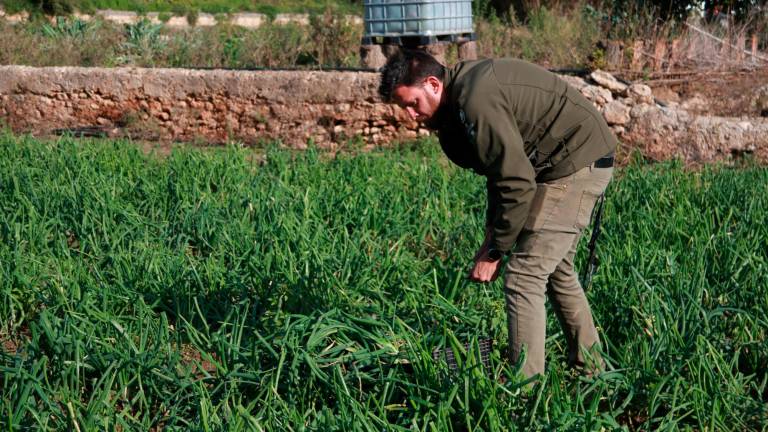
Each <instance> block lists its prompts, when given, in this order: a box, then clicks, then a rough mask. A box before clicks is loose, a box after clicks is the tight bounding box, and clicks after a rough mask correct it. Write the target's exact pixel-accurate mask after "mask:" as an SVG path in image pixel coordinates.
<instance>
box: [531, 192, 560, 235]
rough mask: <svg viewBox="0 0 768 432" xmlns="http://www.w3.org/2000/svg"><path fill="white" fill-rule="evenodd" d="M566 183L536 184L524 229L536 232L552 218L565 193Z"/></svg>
mask: <svg viewBox="0 0 768 432" xmlns="http://www.w3.org/2000/svg"><path fill="white" fill-rule="evenodd" d="M567 189H568V185H567V184H566V183H538V184H537V185H536V195H534V197H533V201H532V202H531V209H530V211H529V212H528V218H527V219H526V221H525V225H524V228H525V229H527V230H529V231H538V230H540V229H542V228H543V227H544V226H545V224H546V223H547V222H548V221H549V220H550V219H551V218H552V217H553V215H554V214H555V212H556V211H557V209H558V207H559V206H560V203H561V202H562V200H563V198H564V197H565V195H566V193H567Z"/></svg>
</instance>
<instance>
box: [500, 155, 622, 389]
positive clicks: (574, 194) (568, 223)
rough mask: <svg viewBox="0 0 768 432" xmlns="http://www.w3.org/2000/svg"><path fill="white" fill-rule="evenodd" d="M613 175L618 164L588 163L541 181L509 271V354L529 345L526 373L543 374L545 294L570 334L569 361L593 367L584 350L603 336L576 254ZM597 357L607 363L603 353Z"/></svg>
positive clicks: (513, 357)
mask: <svg viewBox="0 0 768 432" xmlns="http://www.w3.org/2000/svg"><path fill="white" fill-rule="evenodd" d="M612 175H613V168H594V167H591V166H589V167H586V168H584V169H581V170H579V171H577V172H575V173H574V174H571V175H569V176H567V177H563V178H560V179H557V180H553V181H550V182H546V183H539V184H538V185H537V189H536V195H535V197H534V200H533V203H532V205H531V211H530V213H529V215H528V219H527V220H526V223H525V227H524V228H523V230H522V231H521V233H520V235H519V236H518V238H517V242H516V245H515V248H514V250H513V252H512V254H511V256H510V259H509V261H508V262H507V265H506V268H505V275H504V279H505V280H504V291H505V297H506V306H507V322H508V327H509V347H510V357H511V360H512V361H513V362H517V361H518V360H519V358H520V355H521V354H522V352H523V351H524V350H525V352H526V358H525V363H524V365H523V370H522V372H523V374H524V375H525V376H526V377H531V376H534V375H536V374H542V373H544V359H545V352H544V340H545V337H546V335H545V332H546V323H547V320H546V312H545V306H544V301H545V296H546V297H549V300H550V302H551V303H552V307H553V309H554V310H555V313H556V314H557V317H558V319H559V320H560V325H561V326H562V328H563V332H564V333H565V338H566V341H567V343H568V360H569V362H570V363H571V364H572V365H574V366H582V367H583V366H587V367H590V365H585V361H586V356H585V355H584V351H583V350H590V349H591V348H592V347H593V346H595V345H596V344H599V342H600V340H599V338H598V335H597V330H596V329H595V324H594V322H593V321H592V311H591V310H590V308H589V303H588V302H587V298H586V296H585V295H584V290H583V289H582V287H581V284H580V283H579V279H578V276H577V272H576V271H575V270H574V267H573V258H574V255H575V253H576V246H577V245H578V243H579V238H580V236H581V231H582V230H583V229H584V228H585V227H586V226H587V224H589V221H590V216H591V213H592V209H593V207H594V206H595V202H596V201H597V199H598V198H599V197H600V195H601V194H603V192H604V191H605V188H606V187H607V186H608V183H609V182H610V180H611V176H612ZM598 362H600V363H602V361H601V360H599V358H598ZM591 367H593V368H594V367H595V365H591ZM596 367H597V368H599V367H600V365H597V366H596Z"/></svg>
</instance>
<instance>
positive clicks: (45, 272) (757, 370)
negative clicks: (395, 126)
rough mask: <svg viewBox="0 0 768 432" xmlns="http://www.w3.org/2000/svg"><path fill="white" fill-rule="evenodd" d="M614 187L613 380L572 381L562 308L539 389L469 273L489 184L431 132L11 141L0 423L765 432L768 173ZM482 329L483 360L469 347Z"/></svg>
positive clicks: (657, 174) (623, 178) (0, 155)
mask: <svg viewBox="0 0 768 432" xmlns="http://www.w3.org/2000/svg"><path fill="white" fill-rule="evenodd" d="M617 174H618V176H617V179H616V181H615V182H613V183H612V186H611V188H610V191H609V194H608V201H607V208H606V218H605V220H604V224H605V225H604V237H602V239H601V242H600V246H599V256H600V258H601V261H602V262H601V265H600V267H599V269H598V272H597V274H596V276H595V279H594V285H593V287H592V289H591V290H590V291H589V293H588V295H589V298H590V300H591V302H592V304H593V309H594V313H595V316H596V319H597V322H598V325H599V328H600V332H601V335H602V337H603V340H604V343H605V357H606V359H607V360H608V362H609V369H608V371H607V372H606V373H604V374H601V375H599V376H598V377H595V378H594V379H588V378H580V377H577V376H575V375H573V374H572V373H571V372H570V371H568V370H567V369H566V367H565V365H564V361H565V352H564V351H565V347H564V346H563V345H564V340H563V338H562V335H560V334H559V331H560V330H559V327H558V325H557V323H556V320H555V318H554V315H553V314H550V319H549V323H548V335H549V336H550V337H549V339H548V340H547V352H548V368H547V374H546V376H545V378H544V379H543V380H542V382H540V383H539V384H536V385H535V386H534V387H533V389H532V390H531V391H528V390H526V389H525V388H524V387H523V386H524V384H525V383H524V382H523V381H521V380H520V379H519V378H517V377H516V371H517V365H512V364H508V363H506V362H505V361H504V358H503V355H502V353H503V351H504V349H505V347H506V334H505V332H506V325H505V316H504V312H503V294H502V291H501V286H500V283H499V282H496V283H494V284H491V285H477V284H471V283H469V282H468V281H467V280H466V278H465V275H466V271H467V269H468V263H469V259H470V257H471V256H472V253H473V252H474V250H475V248H476V247H477V246H478V245H479V243H480V241H481V238H480V236H481V235H482V229H481V227H482V220H483V215H484V199H483V198H482V197H483V193H484V192H483V191H484V184H483V182H482V179H481V178H478V177H476V176H473V175H471V174H470V173H469V172H466V171H462V170H458V169H455V168H454V167H453V166H448V164H447V163H446V162H445V159H444V158H443V157H442V156H441V155H440V150H439V148H438V147H437V146H436V145H435V143H434V142H432V141H424V142H419V143H414V144H413V145H412V146H407V147H402V148H400V149H394V150H388V151H376V152H370V153H361V154H358V153H357V152H356V151H355V149H354V147H350V148H349V149H347V152H344V153H340V154H338V155H336V156H333V155H329V154H323V153H320V152H318V151H316V150H313V149H310V150H308V151H306V152H304V153H300V154H296V153H291V152H287V151H282V150H276V149H268V150H267V152H266V154H257V153H254V152H252V151H250V150H246V149H240V148H236V147H234V146H232V147H229V148H226V149H221V150H217V151H199V150H192V149H186V150H179V151H176V152H174V153H172V154H171V155H170V156H169V157H167V158H165V159H160V158H157V157H154V156H151V155H150V156H147V155H145V154H143V153H142V152H141V151H140V150H138V149H137V148H136V147H134V146H133V145H132V144H131V143H128V142H122V141H117V142H114V141H75V140H72V139H68V138H64V139H61V140H59V141H36V140H34V139H32V138H29V137H15V136H11V135H7V134H5V135H2V136H0V323H3V325H2V328H1V329H0V343H2V349H0V412H1V413H3V414H2V415H0V428H2V429H8V430H19V429H24V428H29V429H44V430H51V429H57V430H65V429H69V430H78V429H79V430H102V429H103V430H113V429H121V430H150V429H151V428H159V427H161V426H162V427H165V428H168V430H224V429H226V430H323V431H327V430H343V431H351V430H371V431H372V430H439V431H450V430H457V431H458V430H476V429H482V430H489V431H492V430H514V429H519V430H534V429H546V430H601V428H605V429H607V430H622V429H623V430H636V429H639V430H658V429H661V430H735V431H744V430H760V429H762V428H764V427H765V425H766V424H768V423H767V422H768V412H766V406H768V405H767V404H766V402H767V401H768V387H767V386H768V375H767V374H766V371H768V343H767V342H766V337H767V336H768V334H767V332H768V226H766V224H765V223H764V220H765V217H766V213H768V190H766V188H768V186H767V185H768V170H767V169H766V168H764V167H756V166H746V167H744V168H742V169H734V168H728V167H725V166H712V167H705V168H703V169H701V170H700V171H697V172H690V171H686V170H684V169H683V167H682V166H680V165H679V164H677V163H674V162H672V163H665V164H658V165H650V166H646V165H644V164H642V163H640V162H638V163H636V164H634V165H632V166H630V167H629V168H626V169H624V170H621V171H619V172H618V173H617ZM583 247H584V242H582V249H581V250H580V252H579V256H578V260H577V262H578V263H583V262H584V251H583ZM484 337H490V338H492V339H493V340H495V345H494V350H493V352H492V358H491V367H490V369H487V370H483V369H482V368H481V367H480V366H479V364H478V358H477V353H476V351H475V350H473V349H470V351H469V352H468V353H462V352H461V351H460V350H459V347H460V346H461V345H462V344H464V343H468V342H472V341H476V340H477V339H478V338H484ZM447 347H455V348H456V349H457V352H459V353H460V354H459V359H460V361H459V363H460V367H459V369H458V370H457V371H456V372H451V371H450V370H449V369H448V368H447V366H446V365H445V364H444V363H443V362H442V361H437V362H436V361H433V359H432V351H433V349H435V348H443V349H444V348H447ZM502 377H504V378H505V379H506V381H505V382H503V383H502V381H503V380H502V379H501V378H502Z"/></svg>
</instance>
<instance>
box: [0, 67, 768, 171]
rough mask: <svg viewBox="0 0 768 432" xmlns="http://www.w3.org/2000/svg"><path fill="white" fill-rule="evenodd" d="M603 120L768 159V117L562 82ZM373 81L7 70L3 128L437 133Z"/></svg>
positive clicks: (680, 153)
mask: <svg viewBox="0 0 768 432" xmlns="http://www.w3.org/2000/svg"><path fill="white" fill-rule="evenodd" d="M563 78H564V79H566V80H567V81H568V82H569V83H570V84H571V85H572V86H574V87H576V88H577V89H579V90H580V91H581V93H582V94H584V95H585V96H586V97H587V98H588V99H590V100H591V101H592V102H593V103H595V105H596V106H597V107H598V109H599V110H600V111H601V112H602V113H603V115H604V116H605V118H606V120H607V122H608V123H609V124H610V125H611V127H612V128H613V130H614V132H616V134H617V135H618V136H619V137H620V138H621V139H622V141H623V142H624V143H625V145H631V146H634V147H636V148H639V149H640V150H641V151H642V152H643V153H644V154H645V155H646V156H648V157H650V158H653V159H666V158H669V157H681V158H683V159H685V160H686V161H689V162H695V161H710V160H717V159H721V158H728V157H731V156H732V155H734V154H741V153H754V154H756V155H757V156H758V158H759V159H761V160H763V161H768V120H766V119H745V118H722V117H703V116H696V115H692V114H689V113H688V112H687V111H685V110H683V109H682V108H679V107H670V106H666V107H665V106H662V105H661V104H659V103H657V101H656V100H655V99H654V97H653V94H652V92H651V89H650V88H649V87H647V86H645V85H642V84H632V85H627V84H625V83H622V82H619V81H618V80H616V79H615V78H613V77H612V76H611V75H609V74H606V73H604V72H600V71H597V72H594V73H593V74H592V75H591V76H590V77H588V78H587V79H582V78H576V77H563ZM377 85H378V76H377V74H375V73H370V72H320V71H226V70H205V71H203V70H185V69H137V68H115V69H104V68H72V67H61V68H32V67H23V66H0V122H3V123H5V124H6V125H8V126H10V128H11V129H12V130H14V131H16V132H32V133H34V134H40V135H45V134H50V133H51V132H53V131H56V130H58V129H66V128H88V129H87V130H89V131H91V132H93V131H94V130H96V131H100V132H102V133H103V134H104V135H107V136H113V137H118V136H131V137H134V138H139V139H160V140H176V141H205V142H213V143H218V142H224V141H226V140H228V139H236V140H240V141H243V142H245V143H246V144H254V143H258V142H261V141H265V140H273V139H280V140H282V141H283V143H285V144H286V145H288V146H291V147H295V148H303V147H305V146H306V145H307V142H308V140H312V141H313V142H314V143H315V144H317V145H318V146H319V147H323V148H335V147H336V146H338V145H339V144H340V143H344V142H346V141H347V140H348V139H350V138H353V137H358V138H359V139H361V140H363V141H364V142H366V143H368V144H369V145H371V146H373V145H379V144H385V143H388V142H391V141H392V140H395V139H410V138H414V137H416V136H418V135H425V134H428V132H427V131H426V130H424V129H421V128H420V127H419V124H418V123H416V122H413V121H411V120H410V119H409V118H408V117H407V116H406V115H405V113H404V112H403V111H401V110H400V109H399V108H397V107H395V106H393V105H389V104H383V103H381V102H380V101H379V100H378V98H377V96H376V87H377Z"/></svg>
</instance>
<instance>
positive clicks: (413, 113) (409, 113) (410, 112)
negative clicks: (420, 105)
mask: <svg viewBox="0 0 768 432" xmlns="http://www.w3.org/2000/svg"><path fill="white" fill-rule="evenodd" d="M406 111H408V115H410V116H411V118H413V119H415V118H416V117H418V116H419V115H418V114H416V110H414V109H413V108H412V107H408V108H406Z"/></svg>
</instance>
